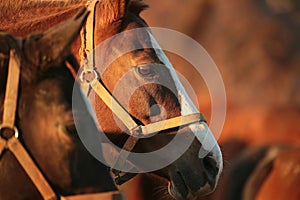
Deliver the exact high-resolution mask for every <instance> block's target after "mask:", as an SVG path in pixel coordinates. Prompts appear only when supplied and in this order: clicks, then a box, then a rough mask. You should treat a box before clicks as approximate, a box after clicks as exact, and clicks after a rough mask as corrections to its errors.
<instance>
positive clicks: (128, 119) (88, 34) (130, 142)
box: [79, 0, 206, 185]
mask: <svg viewBox="0 0 300 200" xmlns="http://www.w3.org/2000/svg"><path fill="white" fill-rule="evenodd" d="M97 2H98V0H95V1H93V3H91V4H89V5H88V6H87V8H88V10H89V11H90V15H89V16H88V18H87V23H86V25H85V26H84V28H83V29H82V34H81V41H82V46H81V51H82V52H81V55H82V56H81V64H82V66H83V71H82V74H81V75H80V76H79V77H80V79H81V86H82V89H83V91H84V93H85V94H87V95H88V93H89V90H90V88H91V89H93V90H94V91H95V92H96V94H97V95H98V97H99V98H100V99H101V100H102V101H103V102H104V103H105V105H106V106H108V108H109V109H110V110H111V111H112V112H113V113H114V114H115V115H116V116H117V117H118V119H120V120H121V121H122V123H123V124H124V125H125V126H126V128H127V129H128V131H129V133H128V134H129V138H128V139H127V141H126V142H125V144H124V146H123V147H122V150H121V151H120V155H119V157H118V159H117V161H116V162H115V164H114V165H113V166H112V168H115V167H116V166H123V165H124V164H125V162H126V159H127V158H128V156H129V154H130V151H132V150H133V148H134V147H135V145H136V143H137V142H138V140H139V138H146V137H151V136H153V135H155V134H156V133H158V132H160V131H164V130H168V129H172V128H178V127H180V126H186V125H189V124H192V123H196V122H201V121H204V122H206V118H205V117H204V115H203V114H202V113H193V114H189V115H185V116H178V117H174V118H170V119H166V120H163V121H158V122H154V123H151V124H147V125H138V124H137V123H136V122H135V120H134V119H133V118H132V116H131V115H130V113H129V112H128V111H127V110H126V109H124V108H123V106H122V105H121V104H120V103H119V102H118V101H117V100H116V99H115V98H114V97H113V96H112V95H111V94H110V92H109V91H108V90H107V89H106V88H105V86H104V85H103V84H102V83H101V82H100V81H99V80H98V77H97V76H96V74H98V73H97V71H96V67H95V55H94V53H93V50H94V25H95V14H94V12H95V6H96V4H97ZM89 53H92V56H91V57H92V59H87V56H88V54H89ZM86 72H89V73H94V74H95V76H94V79H93V80H84V78H83V77H84V74H85V73H86ZM112 171H113V173H114V174H115V175H116V179H115V182H116V183H117V184H118V185H120V184H122V183H124V182H126V181H128V180H130V179H131V178H132V177H134V176H135V174H132V173H122V172H121V171H118V170H115V169H113V170H112Z"/></svg>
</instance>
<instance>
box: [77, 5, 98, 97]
mask: <svg viewBox="0 0 300 200" xmlns="http://www.w3.org/2000/svg"><path fill="white" fill-rule="evenodd" d="M98 2H99V0H94V1H88V3H87V4H86V8H87V10H88V11H89V12H90V14H89V15H88V17H87V19H86V23H85V26H84V27H83V28H82V29H81V52H80V53H81V55H80V56H81V63H80V65H81V66H83V72H82V73H83V74H82V75H81V76H84V74H85V73H91V72H93V70H94V68H95V55H94V52H93V50H94V27H95V9H96V4H97V3H98ZM88 55H91V57H88ZM81 80H82V78H81ZM81 88H82V91H83V92H84V94H86V95H87V94H88V93H89V89H90V85H89V84H88V83H87V82H85V81H82V83H81Z"/></svg>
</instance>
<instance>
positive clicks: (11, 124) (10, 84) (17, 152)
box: [0, 39, 125, 200]
mask: <svg viewBox="0 0 300 200" xmlns="http://www.w3.org/2000/svg"><path fill="white" fill-rule="evenodd" d="M17 42H18V43H19V46H20V45H21V44H22V40H21V39H17ZM20 72H21V61H20V58H19V56H18V54H17V50H16V49H13V50H10V57H9V65H8V76H7V83H6V91H5V98H4V110H3V116H2V123H0V157H1V155H2V153H3V152H4V150H5V149H6V150H8V151H10V152H11V153H12V154H13V155H14V156H15V158H16V159H17V160H18V162H19V164H20V165H21V166H22V168H23V169H24V171H25V172H26V174H27V175H28V177H29V178H30V179H31V181H32V182H33V184H34V185H35V187H36V189H37V190H38V191H39V192H40V194H41V196H42V198H43V199H45V200H93V199H107V200H122V199H125V198H124V197H123V195H122V194H121V193H120V192H119V191H110V192H103V193H92V194H79V195H72V196H66V197H64V196H57V195H56V193H55V192H54V190H53V189H52V188H51V186H50V184H49V183H48V181H47V180H46V178H45V177H44V175H43V173H42V172H41V170H40V169H39V167H38V166H37V165H36V164H35V162H34V161H33V160H32V158H31V157H30V155H29V153H28V152H27V150H26V149H25V148H24V146H23V144H22V143H21V142H20V140H19V131H18V129H17V127H16V126H15V118H16V109H17V101H18V91H19V81H20ZM4 129H8V130H10V131H12V132H13V133H14V134H13V135H12V136H10V137H9V138H8V139H7V138H5V137H3V135H2V133H1V132H2V131H3V130H4Z"/></svg>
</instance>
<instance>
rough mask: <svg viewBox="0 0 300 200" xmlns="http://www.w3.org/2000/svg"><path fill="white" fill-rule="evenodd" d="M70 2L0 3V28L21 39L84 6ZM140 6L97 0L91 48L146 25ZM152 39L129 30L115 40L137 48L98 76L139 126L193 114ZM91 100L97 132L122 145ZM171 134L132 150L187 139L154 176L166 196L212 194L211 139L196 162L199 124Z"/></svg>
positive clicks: (217, 165) (121, 136)
mask: <svg viewBox="0 0 300 200" xmlns="http://www.w3.org/2000/svg"><path fill="white" fill-rule="evenodd" d="M72 2H73V1H69V2H62V1H55V2H52V3H47V2H44V1H41V2H38V3H37V2H36V3H32V2H31V3H30V1H29V2H27V1H26V2H25V3H18V4H17V5H12V1H6V2H5V3H4V2H3V3H1V4H4V7H5V8H6V9H5V12H2V15H3V16H1V19H3V21H2V23H1V28H2V29H5V30H8V31H10V32H12V33H14V34H16V35H24V34H26V33H28V32H30V31H33V30H45V29H47V28H48V27H49V26H50V25H52V24H55V23H57V22H59V21H62V20H63V19H65V18H66V17H67V16H69V15H71V14H73V13H74V12H76V11H77V10H78V9H79V8H81V7H83V6H84V4H85V2H81V3H74V2H73V3H72ZM146 7H147V6H146V5H145V4H144V3H143V2H142V1H139V0H114V1H111V0H102V1H99V2H98V3H97V4H96V6H95V17H94V18H95V22H94V25H95V27H94V34H92V35H93V36H94V45H95V46H97V45H99V44H101V42H103V41H104V40H105V39H107V38H110V37H111V36H113V35H115V34H117V33H122V32H125V31H129V30H133V29H135V28H143V27H147V24H146V22H145V21H144V20H143V19H142V18H141V17H140V15H139V14H140V12H141V11H142V10H143V9H144V8H146ZM2 10H3V9H2ZM16 12H17V13H18V14H17V15H16V14H15V13H16ZM12 22H13V24H12ZM153 40H154V39H153V36H152V34H151V32H150V31H148V30H147V29H142V30H141V31H140V32H139V33H137V32H135V33H134V34H131V35H128V36H127V37H125V38H124V40H123V41H118V44H122V42H125V41H126V43H124V45H131V46H135V47H137V49H135V50H133V51H131V52H128V53H126V54H124V55H119V56H118V59H116V60H114V62H112V63H111V64H110V65H109V66H108V67H107V68H106V70H105V72H104V73H103V74H101V77H100V78H101V82H102V83H103V84H104V85H105V88H107V89H108V91H109V92H110V93H111V94H113V95H114V96H115V98H116V99H117V100H118V101H119V102H120V103H121V104H122V106H123V107H124V108H125V109H126V110H127V112H128V113H130V116H131V117H132V118H133V119H134V121H135V122H136V123H137V124H139V125H147V124H151V123H152V122H156V121H161V120H164V119H170V118H174V117H178V116H182V115H187V114H191V113H198V112H199V111H198V110H197V109H196V107H195V105H193V103H192V101H191V100H190V98H189V97H188V96H187V95H186V93H185V91H183V90H182V89H180V88H181V84H180V82H179V79H177V78H176V73H175V71H174V69H173V67H172V66H171V65H170V63H169V62H168V60H167V58H166V56H165V55H164V53H163V51H161V50H160V49H157V48H154V43H155V42H154V41H153ZM80 44H81V41H80V39H78V40H77V41H76V44H75V45H74V46H73V48H72V51H73V52H74V54H75V55H76V57H77V60H78V61H80V55H79V52H80V51H79V49H80ZM105 53H106V55H107V57H109V56H110V55H112V54H116V53H118V49H117V48H116V46H114V45H108V46H107V47H106V49H105ZM104 58H105V56H104ZM104 61H105V60H100V62H99V63H96V66H97V65H99V66H100V65H101V64H102V63H101V62H104ZM125 75H126V76H127V78H126V79H122V80H123V82H122V83H123V84H121V85H120V84H118V83H119V81H120V80H121V78H123V77H124V76H125ZM116 88H117V89H116ZM92 95H93V94H92ZM94 96H95V111H96V115H97V119H98V122H99V124H100V125H101V128H102V130H103V131H104V132H105V133H106V134H107V135H108V137H109V138H110V139H111V140H112V141H113V143H114V144H116V145H118V146H119V147H122V146H123V145H124V143H125V141H126V140H127V138H128V135H127V134H126V130H124V129H123V128H122V127H121V126H120V123H117V122H116V120H115V118H114V115H113V112H112V111H111V109H109V108H108V107H107V106H106V105H105V104H104V103H103V101H102V99H100V98H99V97H98V96H97V95H94ZM127 100H128V101H127ZM126 101H127V102H126ZM177 131H178V128H173V129H171V130H169V131H165V132H164V134H159V135H155V136H153V137H150V138H147V139H140V140H139V142H138V143H137V144H136V146H135V147H134V149H133V151H134V152H137V153H148V152H153V151H156V150H159V149H162V148H163V147H164V146H166V145H167V144H168V143H169V142H170V141H172V139H173V138H174V136H175V135H179V137H181V139H180V141H183V142H184V141H185V140H188V139H190V138H192V139H193V140H192V142H191V145H190V146H189V147H188V148H187V150H186V151H185V150H183V149H181V148H180V146H181V145H180V144H179V145H177V146H176V148H173V149H171V150H169V151H168V152H169V154H167V155H161V156H162V158H161V160H163V161H164V160H168V156H169V155H171V154H173V153H176V152H177V151H178V152H182V155H181V156H178V159H177V160H176V161H174V162H172V163H170V164H169V165H167V166H164V167H162V168H161V169H157V170H156V171H155V172H154V173H155V174H156V175H159V176H160V177H164V178H165V179H166V180H168V181H169V183H170V184H169V192H170V193H171V194H172V196H174V197H175V198H177V199H193V198H195V197H197V196H199V195H205V194H208V193H210V192H212V191H213V190H214V189H215V187H216V185H217V181H218V178H219V175H220V173H221V171H222V155H221V151H220V148H219V146H218V145H217V144H216V142H215V140H214V139H213V141H214V142H213V145H212V148H210V149H207V155H206V156H205V157H201V158H199V151H200V149H201V148H202V147H203V146H205V140H204V138H205V136H208V137H210V138H213V135H212V133H211V131H210V130H209V128H208V127H207V125H206V124H205V123H203V122H201V123H200V122H197V123H193V124H190V125H188V126H185V127H184V128H183V129H180V130H179V133H180V134H176V133H177ZM195 136H197V137H195ZM201 138H202V139H201ZM158 157H159V156H158ZM152 163H153V162H152ZM145 164H146V165H147V163H145ZM148 164H149V163H148Z"/></svg>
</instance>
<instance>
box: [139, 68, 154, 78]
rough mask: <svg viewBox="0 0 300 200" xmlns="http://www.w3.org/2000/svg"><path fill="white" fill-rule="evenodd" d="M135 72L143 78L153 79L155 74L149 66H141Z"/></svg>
mask: <svg viewBox="0 0 300 200" xmlns="http://www.w3.org/2000/svg"><path fill="white" fill-rule="evenodd" d="M137 72H138V73H139V74H140V75H141V76H143V77H148V78H149V77H153V76H154V75H155V74H156V73H155V71H154V70H153V67H151V66H149V65H143V66H139V67H137Z"/></svg>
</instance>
